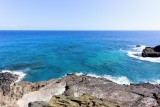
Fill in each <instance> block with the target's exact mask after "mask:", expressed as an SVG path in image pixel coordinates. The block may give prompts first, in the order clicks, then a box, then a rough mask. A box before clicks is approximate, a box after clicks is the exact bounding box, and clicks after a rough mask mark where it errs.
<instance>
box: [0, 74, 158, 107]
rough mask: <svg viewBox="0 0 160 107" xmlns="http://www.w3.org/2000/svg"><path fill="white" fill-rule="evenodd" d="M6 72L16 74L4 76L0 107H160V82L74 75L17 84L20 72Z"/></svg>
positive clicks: (0, 92) (0, 81)
mask: <svg viewBox="0 0 160 107" xmlns="http://www.w3.org/2000/svg"><path fill="white" fill-rule="evenodd" d="M6 75H10V76H11V75H12V74H8V73H5V74H2V73H1V75H0V83H1V87H0V98H1V100H0V107H160V85H152V84H149V83H144V84H131V85H119V84H116V83H114V82H112V81H109V80H107V79H103V78H94V77H89V76H85V75H82V76H77V75H74V74H68V75H67V76H65V77H63V78H60V79H52V80H49V81H44V82H39V83H30V82H19V83H15V82H14V81H15V80H16V78H17V76H16V75H12V78H8V77H7V76H6ZM8 80H9V81H10V82H7V81H8Z"/></svg>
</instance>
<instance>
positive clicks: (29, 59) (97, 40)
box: [0, 31, 160, 83]
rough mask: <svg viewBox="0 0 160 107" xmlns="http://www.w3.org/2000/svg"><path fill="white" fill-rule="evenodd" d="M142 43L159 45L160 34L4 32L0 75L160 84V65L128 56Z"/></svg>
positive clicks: (0, 52) (0, 42)
mask: <svg viewBox="0 0 160 107" xmlns="http://www.w3.org/2000/svg"><path fill="white" fill-rule="evenodd" d="M137 44H139V45H146V46H154V45H159V44H160V31H0V71H4V70H9V71H11V72H14V71H18V72H23V73H25V74H26V76H25V78H24V79H23V80H27V81H32V82H36V81H42V80H49V79H51V78H58V77H63V76H65V75H66V74H67V73H84V74H89V75H97V76H104V77H106V78H111V79H114V80H117V81H120V80H121V77H122V78H123V79H124V81H127V80H128V81H130V82H135V83H139V82H147V81H152V82H158V81H159V80H160V63H158V62H159V60H158V61H157V62H156V61H155V60H157V59H153V61H152V62H151V61H148V60H140V59H138V58H134V57H131V56H129V55H128V52H129V51H130V52H132V51H135V50H134V48H135V45H137ZM151 60H152V59H151ZM123 79H122V81H123Z"/></svg>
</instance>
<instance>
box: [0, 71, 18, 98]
mask: <svg viewBox="0 0 160 107" xmlns="http://www.w3.org/2000/svg"><path fill="white" fill-rule="evenodd" d="M17 79H18V75H14V74H11V73H9V72H5V73H0V91H2V93H3V94H4V95H6V94H7V93H9V92H10V84H11V83H13V82H15V81H16V80H17Z"/></svg>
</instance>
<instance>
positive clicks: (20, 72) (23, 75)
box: [1, 70, 26, 82]
mask: <svg viewBox="0 0 160 107" xmlns="http://www.w3.org/2000/svg"><path fill="white" fill-rule="evenodd" d="M1 72H2V73H5V72H9V73H12V74H16V75H18V76H19V77H18V80H16V81H15V82H19V81H21V80H22V79H23V78H24V77H25V76H26V74H25V73H24V72H23V71H21V70H17V71H11V70H2V71H1Z"/></svg>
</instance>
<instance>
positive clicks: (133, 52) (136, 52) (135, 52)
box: [120, 45, 160, 63]
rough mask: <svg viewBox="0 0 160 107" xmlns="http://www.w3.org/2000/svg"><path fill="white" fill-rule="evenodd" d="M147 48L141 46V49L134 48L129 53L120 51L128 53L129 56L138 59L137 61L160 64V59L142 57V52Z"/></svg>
mask: <svg viewBox="0 0 160 107" xmlns="http://www.w3.org/2000/svg"><path fill="white" fill-rule="evenodd" d="M145 47H146V46H145V45H141V46H139V47H136V46H132V48H131V50H129V51H126V50H122V49H120V51H123V52H127V55H128V56H129V57H132V58H136V59H139V60H143V61H149V62H155V63H160V57H158V58H151V57H142V55H141V54H142V50H143V49H145Z"/></svg>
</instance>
